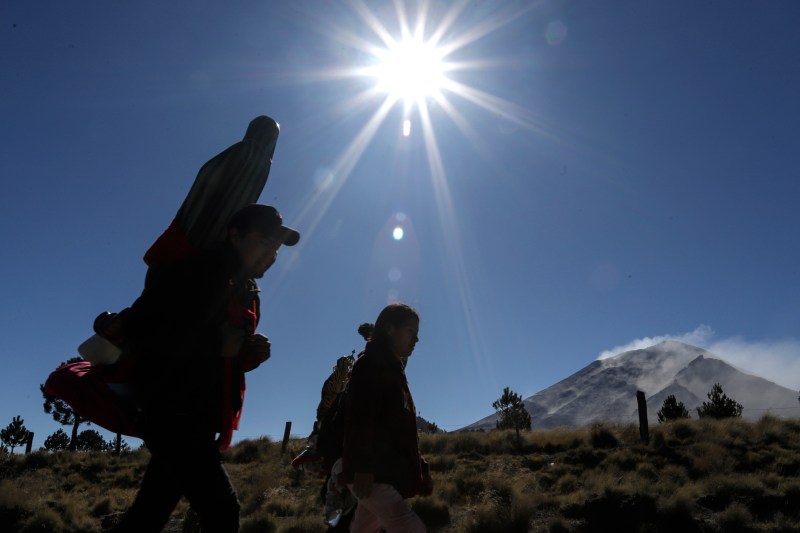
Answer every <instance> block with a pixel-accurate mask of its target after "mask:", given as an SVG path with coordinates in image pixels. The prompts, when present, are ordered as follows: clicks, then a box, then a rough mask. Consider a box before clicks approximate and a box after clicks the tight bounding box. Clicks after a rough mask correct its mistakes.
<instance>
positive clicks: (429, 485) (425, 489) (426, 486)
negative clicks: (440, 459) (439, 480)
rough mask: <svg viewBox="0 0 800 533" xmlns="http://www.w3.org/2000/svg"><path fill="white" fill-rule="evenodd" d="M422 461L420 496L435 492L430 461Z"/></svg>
mask: <svg viewBox="0 0 800 533" xmlns="http://www.w3.org/2000/svg"><path fill="white" fill-rule="evenodd" d="M421 463H422V485H420V487H419V495H420V496H430V495H431V494H433V478H432V477H431V469H430V466H428V462H427V461H425V460H424V459H423V460H422V461H421Z"/></svg>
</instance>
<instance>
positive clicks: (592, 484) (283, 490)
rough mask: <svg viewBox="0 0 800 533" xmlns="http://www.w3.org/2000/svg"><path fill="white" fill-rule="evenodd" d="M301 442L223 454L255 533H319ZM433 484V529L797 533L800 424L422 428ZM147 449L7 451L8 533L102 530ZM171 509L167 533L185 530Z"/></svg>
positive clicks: (315, 486) (119, 507)
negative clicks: (517, 431) (298, 459)
mask: <svg viewBox="0 0 800 533" xmlns="http://www.w3.org/2000/svg"><path fill="white" fill-rule="evenodd" d="M304 445H305V443H304V442H303V441H299V440H298V441H292V442H290V445H289V451H288V452H287V453H286V454H283V455H282V454H281V452H280V444H278V443H273V442H270V441H269V440H267V439H259V440H252V441H244V442H241V443H239V444H237V445H236V446H235V447H234V448H233V449H232V450H230V451H229V452H228V453H226V455H225V461H226V466H227V468H228V471H229V473H230V475H231V478H232V479H233V482H234V484H235V486H236V487H237V490H238V492H239V499H240V500H241V503H242V527H241V530H242V532H244V533H250V532H275V533H288V532H297V533H300V532H309V533H316V532H319V533H322V532H324V531H325V529H326V528H325V525H324V524H323V522H322V519H321V513H322V504H321V502H320V501H319V489H320V486H321V483H322V480H321V479H319V478H317V477H315V476H311V475H306V474H303V473H302V472H298V471H295V470H293V469H292V468H291V466H290V465H289V461H290V460H291V457H293V455H294V454H296V453H297V452H299V451H300V450H301V449H302V448H303V446H304ZM420 447H421V449H422V450H423V453H424V454H425V455H426V457H427V458H428V460H429V462H430V465H431V471H432V472H433V475H434V479H435V482H436V488H435V491H434V494H433V495H431V496H428V497H425V498H416V499H414V500H413V501H412V505H413V507H414V509H415V510H416V512H417V513H418V514H419V515H420V516H421V517H422V518H423V520H424V521H425V523H426V524H427V525H428V528H429V530H430V531H441V532H453V533H471V532H475V533H477V532H481V533H483V532H488V533H491V532H494V531H497V532H504V533H508V532H516V531H519V532H527V531H534V532H547V533H565V532H587V533H588V532H595V531H597V532H600V531H615V532H628V531H630V532H636V533H648V532H655V533H661V532H672V531H681V532H684V533H693V532H701V533H705V532H713V533H722V532H725V533H727V532H736V531H746V532H750V531H753V532H755V531H759V532H760V531H770V532H786V533H789V532H795V533H800V526H798V524H800V479H798V476H800V421H798V420H782V419H777V418H771V417H767V418H764V419H762V420H760V421H758V422H754V423H753V422H747V421H745V420H741V419H735V420H722V421H716V420H705V419H704V420H678V421H675V422H672V423H668V424H665V425H661V426H657V427H654V428H651V439H650V442H649V443H647V444H644V443H642V442H640V439H639V433H638V428H637V427H635V426H630V425H628V426H613V425H595V426H592V427H587V428H578V429H558V430H552V431H532V432H527V433H524V434H523V435H522V438H521V439H520V440H517V439H516V438H515V435H514V432H498V431H492V432H487V433H455V434H439V435H422V436H421V438H420ZM147 457H148V454H147V452H146V451H143V450H137V451H133V452H131V453H128V454H125V455H123V456H121V457H113V456H110V455H104V454H95V455H87V454H83V453H72V452H59V453H55V454H48V453H45V452H36V453H33V454H30V455H28V456H20V455H15V456H2V457H0V531H3V532H8V533H17V532H26V533H27V532H34V531H36V532H42V533H47V532H63V533H71V532H88V533H93V532H97V533H100V532H102V531H103V530H104V524H108V523H110V522H111V521H112V518H113V517H115V516H118V513H121V512H123V511H124V510H125V509H126V508H127V507H128V505H130V503H131V501H132V500H133V497H134V495H135V493H136V490H137V488H138V485H139V482H140V480H141V476H142V474H143V472H144V467H145V464H146V461H147ZM187 511H188V505H187V504H186V503H185V502H182V503H181V506H180V507H179V508H178V509H177V510H176V511H175V513H174V515H173V520H172V521H171V523H170V525H169V527H168V529H167V530H168V531H181V522H182V521H183V518H184V516H185V515H186V513H187Z"/></svg>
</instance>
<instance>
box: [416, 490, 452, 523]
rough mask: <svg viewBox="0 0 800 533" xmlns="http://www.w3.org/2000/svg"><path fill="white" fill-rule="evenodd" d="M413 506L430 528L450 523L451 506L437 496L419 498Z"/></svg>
mask: <svg viewBox="0 0 800 533" xmlns="http://www.w3.org/2000/svg"><path fill="white" fill-rule="evenodd" d="M411 508H412V509H414V512H415V513H417V514H418V515H419V517H420V518H421V519H422V521H423V522H424V523H425V525H426V526H428V527H429V528H441V527H444V526H446V525H448V524H450V508H449V506H448V505H447V504H446V503H445V502H443V501H441V500H440V499H438V498H436V497H433V496H432V497H426V498H417V499H416V500H414V501H413V502H412V504H411Z"/></svg>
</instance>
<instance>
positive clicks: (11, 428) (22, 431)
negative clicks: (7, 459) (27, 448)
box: [0, 416, 30, 453]
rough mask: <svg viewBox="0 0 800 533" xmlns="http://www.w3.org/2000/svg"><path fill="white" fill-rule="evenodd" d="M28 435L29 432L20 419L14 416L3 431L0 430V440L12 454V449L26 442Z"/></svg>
mask: <svg viewBox="0 0 800 533" xmlns="http://www.w3.org/2000/svg"><path fill="white" fill-rule="evenodd" d="M29 434H30V431H28V428H26V427H25V421H24V420H22V417H20V416H15V417H14V418H13V419H12V420H11V423H10V424H9V425H8V426H6V428H5V429H2V430H0V440H2V441H3V443H4V444H5V445H6V446H9V447H10V448H11V453H14V448H16V447H17V446H19V445H21V444H25V443H26V442H28V435H29Z"/></svg>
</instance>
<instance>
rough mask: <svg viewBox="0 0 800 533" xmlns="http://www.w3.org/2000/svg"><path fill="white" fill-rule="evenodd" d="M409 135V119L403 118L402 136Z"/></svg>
mask: <svg viewBox="0 0 800 533" xmlns="http://www.w3.org/2000/svg"><path fill="white" fill-rule="evenodd" d="M409 135H411V121H410V120H408V119H405V120H404V121H403V137H408V136H409Z"/></svg>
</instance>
